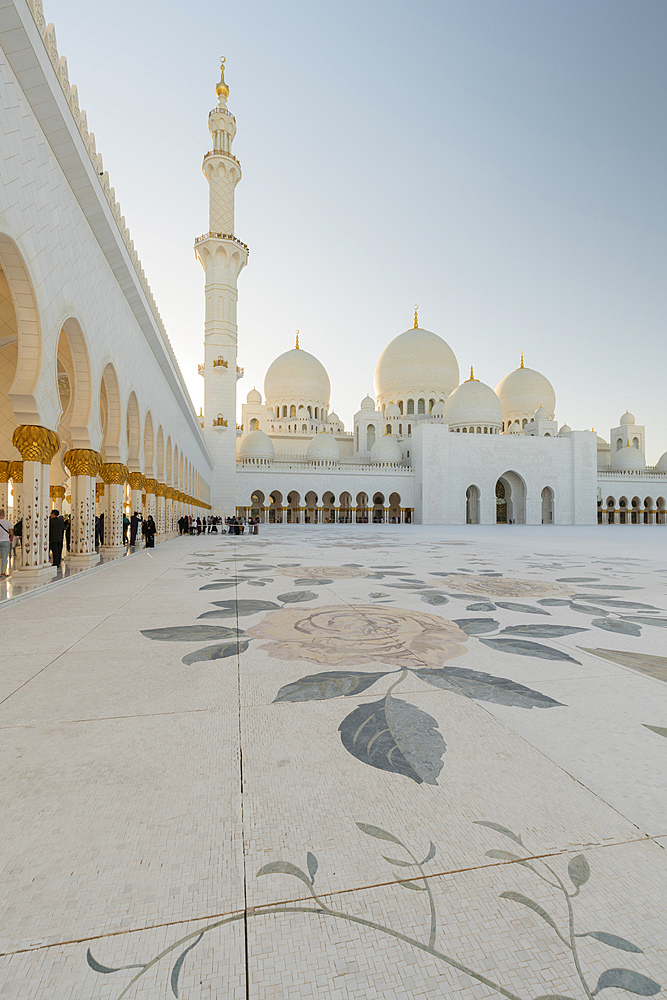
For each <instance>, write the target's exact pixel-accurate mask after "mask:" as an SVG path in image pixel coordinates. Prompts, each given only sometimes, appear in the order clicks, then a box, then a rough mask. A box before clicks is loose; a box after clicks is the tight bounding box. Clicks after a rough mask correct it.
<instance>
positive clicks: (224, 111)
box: [208, 108, 236, 122]
mask: <svg viewBox="0 0 667 1000" xmlns="http://www.w3.org/2000/svg"><path fill="white" fill-rule="evenodd" d="M211 115H227V117H228V118H231V120H232V121H233V122H235V121H236V118H235V117H234V115H233V114H232V113H231V111H229V110H228V109H227V108H213V109H212V110H211V111H209V113H208V116H209V118H210V117H211Z"/></svg>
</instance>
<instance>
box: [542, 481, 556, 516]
mask: <svg viewBox="0 0 667 1000" xmlns="http://www.w3.org/2000/svg"><path fill="white" fill-rule="evenodd" d="M553 523H554V491H553V490H552V489H551V487H550V486H545V487H544V489H543V490H542V524H553Z"/></svg>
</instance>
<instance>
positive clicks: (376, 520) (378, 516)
mask: <svg viewBox="0 0 667 1000" xmlns="http://www.w3.org/2000/svg"><path fill="white" fill-rule="evenodd" d="M383 520H384V496H383V495H382V493H376V494H375V495H374V497H373V524H382V522H383Z"/></svg>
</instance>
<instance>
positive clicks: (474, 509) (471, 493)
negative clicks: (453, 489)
mask: <svg viewBox="0 0 667 1000" xmlns="http://www.w3.org/2000/svg"><path fill="white" fill-rule="evenodd" d="M496 496H497V494H496ZM466 524H479V487H477V486H469V487H468V489H467V490H466Z"/></svg>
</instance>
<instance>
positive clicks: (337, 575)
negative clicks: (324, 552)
mask: <svg viewBox="0 0 667 1000" xmlns="http://www.w3.org/2000/svg"><path fill="white" fill-rule="evenodd" d="M280 572H281V573H282V574H283V576H294V577H297V576H298V577H302V578H303V579H304V580H305V579H307V578H308V579H310V578H312V579H313V580H319V579H324V578H326V579H327V580H351V579H352V577H355V576H372V575H373V574H372V573H370V572H369V571H368V570H367V569H362V567H361V566H283V567H282V568H281V569H280Z"/></svg>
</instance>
